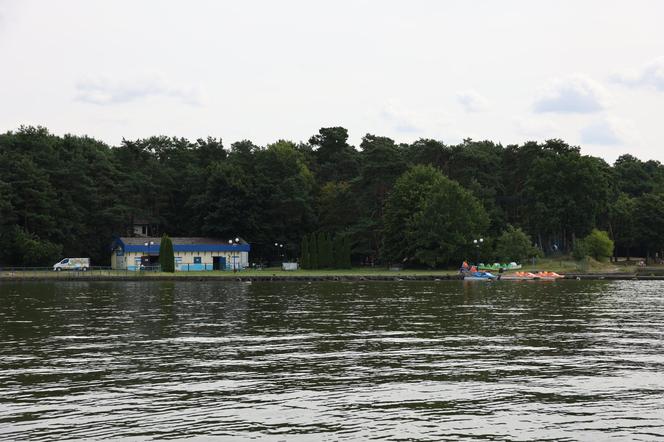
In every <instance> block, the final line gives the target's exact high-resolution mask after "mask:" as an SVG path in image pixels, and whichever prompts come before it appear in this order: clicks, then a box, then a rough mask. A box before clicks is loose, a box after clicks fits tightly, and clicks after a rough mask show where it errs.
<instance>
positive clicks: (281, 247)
mask: <svg viewBox="0 0 664 442" xmlns="http://www.w3.org/2000/svg"><path fill="white" fill-rule="evenodd" d="M274 247H275V248H276V249H277V255H278V256H280V257H281V259H282V260H283V259H284V245H283V244H281V243H278V242H275V243H274Z"/></svg>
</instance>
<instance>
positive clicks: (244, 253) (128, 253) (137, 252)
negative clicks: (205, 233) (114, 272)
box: [111, 237, 251, 271]
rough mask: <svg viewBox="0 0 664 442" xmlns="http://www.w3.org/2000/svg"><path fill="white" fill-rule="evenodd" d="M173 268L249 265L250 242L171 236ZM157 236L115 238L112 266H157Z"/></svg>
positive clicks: (185, 269)
mask: <svg viewBox="0 0 664 442" xmlns="http://www.w3.org/2000/svg"><path fill="white" fill-rule="evenodd" d="M171 241H172V242H173V253H174V256H175V270H176V271H204V270H234V269H236V270H241V269H243V268H245V267H247V266H248V265H249V250H251V246H250V245H249V243H247V242H246V241H244V240H243V239H241V238H235V239H232V240H226V241H223V240H219V239H213V238H171ZM160 243H161V238H156V237H152V238H151V237H135V238H134V237H132V238H128V237H121V238H116V239H115V240H114V241H113V244H112V246H111V248H112V250H113V252H112V255H111V267H112V268H113V269H118V270H125V269H126V270H140V269H141V267H142V268H150V267H153V266H158V265H159V244H160Z"/></svg>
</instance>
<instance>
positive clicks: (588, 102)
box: [533, 75, 608, 113]
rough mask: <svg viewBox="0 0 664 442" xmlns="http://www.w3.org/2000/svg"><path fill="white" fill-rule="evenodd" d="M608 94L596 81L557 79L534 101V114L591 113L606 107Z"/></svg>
mask: <svg viewBox="0 0 664 442" xmlns="http://www.w3.org/2000/svg"><path fill="white" fill-rule="evenodd" d="M607 103H608V93H607V92H606V90H605V89H604V87H602V85H600V84H599V83H597V82H596V81H594V80H592V79H590V78H587V77H585V76H582V75H573V76H570V77H567V78H563V79H557V80H554V81H552V82H551V84H550V85H549V86H548V87H547V88H546V89H545V90H543V91H542V93H541V94H540V97H539V98H537V99H536V100H535V103H534V105H533V109H534V110H535V112H552V113H592V112H598V111H601V110H603V109H605V108H606V107H607Z"/></svg>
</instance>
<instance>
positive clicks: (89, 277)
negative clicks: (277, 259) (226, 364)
mask: <svg viewBox="0 0 664 442" xmlns="http://www.w3.org/2000/svg"><path fill="white" fill-rule="evenodd" d="M462 279H463V278H462V277H461V276H460V275H458V274H447V275H441V274H435V275H426V274H418V275H400V274H394V275H385V274H381V275H284V274H279V275H277V274H272V275H242V274H241V273H237V274H227V275H226V274H225V275H200V276H199V275H191V274H186V275H182V274H172V275H164V274H158V275H95V274H94V273H90V274H86V273H82V272H80V273H75V274H74V273H71V274H58V275H55V276H54V275H48V274H47V275H21V274H19V272H17V273H15V274H5V275H2V276H0V283H2V282H14V281H32V282H54V281H198V282H200V281H210V282H212V281H215V282H234V281H236V282H237V281H239V282H264V281H277V282H319V281H341V282H361V281H385V282H394V281H397V282H398V281H446V280H447V281H450V280H462ZM564 279H565V280H570V279H572V280H595V281H598V280H611V281H621V280H622V281H629V280H632V281H634V280H642V281H664V275H653V274H649V275H646V274H634V273H585V274H582V273H568V274H566V275H565V278H564ZM531 281H533V280H531ZM534 281H536V280H534ZM474 282H475V281H474ZM477 282H480V283H481V282H482V281H477ZM502 282H510V283H511V282H518V281H513V280H510V281H502Z"/></svg>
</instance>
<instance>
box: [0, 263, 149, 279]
mask: <svg viewBox="0 0 664 442" xmlns="http://www.w3.org/2000/svg"><path fill="white" fill-rule="evenodd" d="M159 271H161V267H160V266H151V267H142V268H140V269H139V270H134V271H132V270H117V269H112V268H110V267H103V266H92V267H90V268H88V269H87V270H82V269H78V270H61V271H55V270H53V267H0V279H1V278H13V277H19V278H55V279H57V278H63V279H64V278H69V279H70V278H94V277H100V276H137V275H138V276H140V275H145V276H147V275H149V274H150V273H154V272H159Z"/></svg>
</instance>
